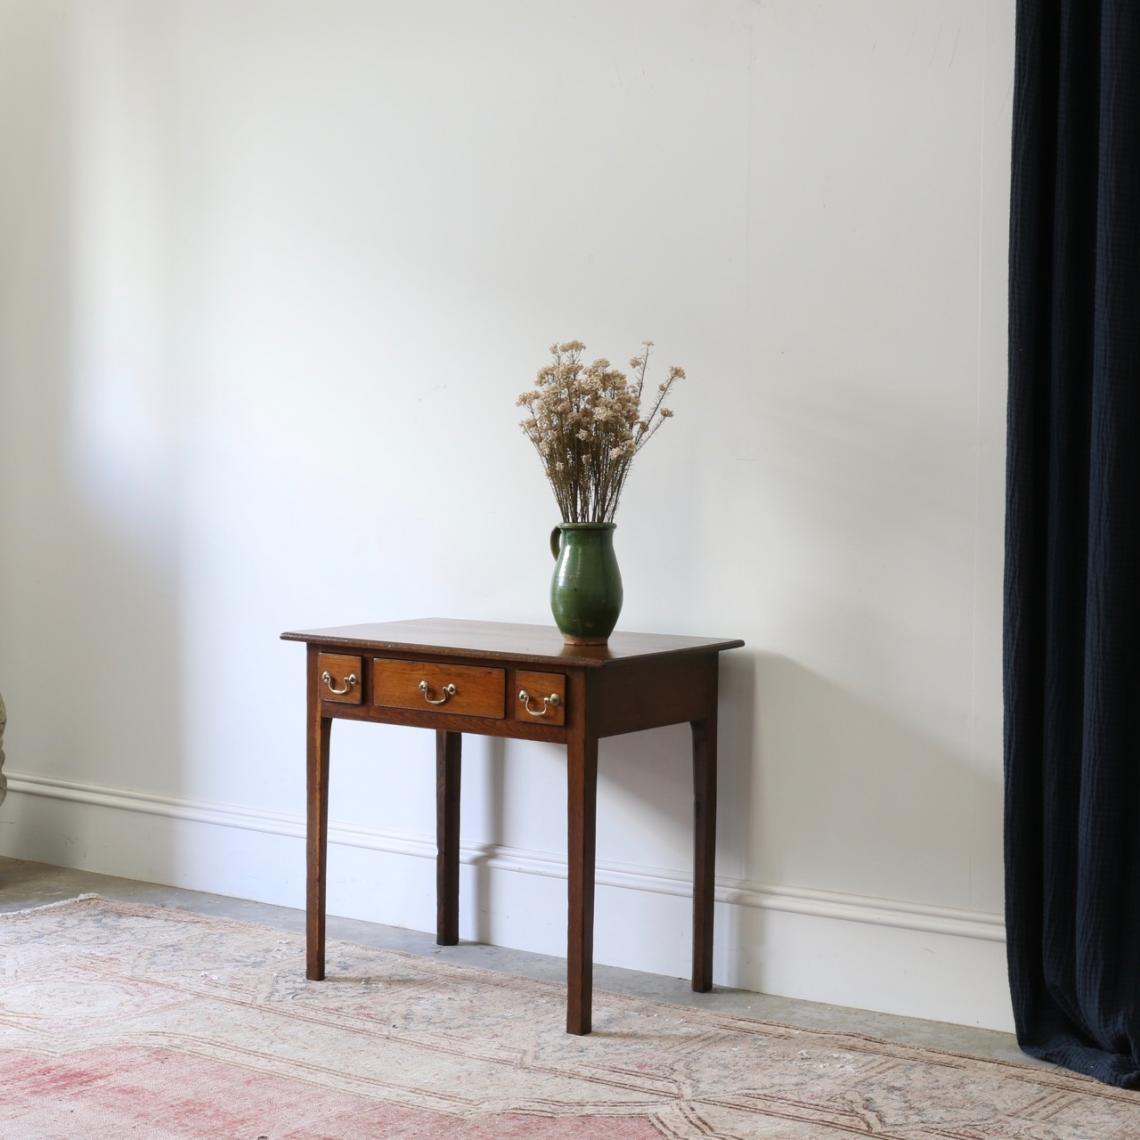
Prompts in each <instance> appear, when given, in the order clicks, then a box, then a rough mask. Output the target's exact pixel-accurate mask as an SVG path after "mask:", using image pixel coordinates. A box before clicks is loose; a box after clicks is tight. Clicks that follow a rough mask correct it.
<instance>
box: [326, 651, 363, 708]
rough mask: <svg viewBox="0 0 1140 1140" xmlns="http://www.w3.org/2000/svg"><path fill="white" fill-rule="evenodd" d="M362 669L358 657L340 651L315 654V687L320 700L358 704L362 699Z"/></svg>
mask: <svg viewBox="0 0 1140 1140" xmlns="http://www.w3.org/2000/svg"><path fill="white" fill-rule="evenodd" d="M363 687H364V671H363V670H362V669H361V667H360V658H359V657H349V656H346V655H344V654H342V653H318V654H317V688H318V690H319V691H320V694H321V700H322V701H337V702H339V703H340V704H342V705H358V704H360V701H361V699H362V689H363Z"/></svg>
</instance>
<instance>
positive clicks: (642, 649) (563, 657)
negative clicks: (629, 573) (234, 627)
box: [281, 618, 744, 667]
mask: <svg viewBox="0 0 1140 1140" xmlns="http://www.w3.org/2000/svg"><path fill="white" fill-rule="evenodd" d="M281 636H282V638H283V639H284V640H286V641H305V642H310V643H313V644H320V645H328V646H336V647H340V648H345V649H360V650H366V651H369V652H372V651H376V650H380V651H389V650H390V651H398V652H412V653H421V652H422V653H430V654H432V655H433V656H439V657H489V658H502V659H505V660H511V661H525V662H528V663H531V664H542V665H562V666H567V665H574V666H586V667H597V666H605V665H609V664H611V663H613V662H617V661H626V660H629V659H630V658H644V657H656V656H661V655H667V654H692V653H719V652H721V651H722V650H724V649H736V648H738V647H740V646H741V645H743V644H744V642H743V641H741V640H740V639H739V638H715V637H685V636H679V635H674V634H664V633H624V632H618V633H613V634H611V635H610V640H609V643H608V644H606V645H567V644H566V643H565V642H563V640H562V634H560V633H559V632H558V630H557V629H555V628H554V626H552V625H515V624H512V623H508V622H495V621H460V620H456V619H453V618H417V619H415V620H413V621H388V622H374V623H371V624H366V625H341V626H334V627H333V628H331V629H306V630H297V631H291V632H287V633H283V634H282V635H281Z"/></svg>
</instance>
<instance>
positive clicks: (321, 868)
mask: <svg viewBox="0 0 1140 1140" xmlns="http://www.w3.org/2000/svg"><path fill="white" fill-rule="evenodd" d="M281 636H282V637H283V638H285V639H286V640H288V641H303V642H305V643H306V645H307V647H308V662H307V688H308V846H307V861H308V879H307V894H306V900H307V915H308V924H307V946H308V960H307V976H308V977H309V978H311V979H314V980H320V979H321V978H323V977H324V976H325V873H326V866H327V848H328V804H329V800H328V796H329V736H330V729H331V727H332V722H333V720H334V719H336V718H342V719H347V720H368V721H376V722H378V723H380V724H404V725H414V726H418V727H420V728H430V729H434V730H435V734H436V828H437V844H438V855H437V859H436V941H437V942H438V943H439V944H440V945H441V946H450V945H454V944H455V943H456V942H458V941H459V785H460V755H461V742H462V739H463V737H462V734H463V733H465V732H472V733H479V734H482V735H484V736H506V737H515V738H518V739H521V740H544V741H548V742H551V743H556V744H564V745H565V746H566V753H567V801H566V812H567V861H568V864H569V875H568V878H569V908H568V924H567V925H568V929H567V952H566V958H567V963H566V970H567V983H568V985H567V990H568V993H567V1003H566V1030H567V1032H568V1033H576V1034H584V1033H589V1032H590V1011H591V998H592V989H593V941H594V836H595V818H596V808H597V789H598V741H599V740H600V739H601V738H602V737H605V736H617V735H620V734H621V733H624V732H637V731H640V730H641V729H646V728H658V727H660V726H662V725H667V724H680V723H684V722H685V721H688V722H689V723H690V724H691V726H692V734H693V812H694V815H693V823H694V860H693V989H694V990H697V991H699V992H706V991H708V990H710V989H711V988H712V948H713V878H714V872H715V863H716V717H717V666H718V662H719V655H720V653H721V651H722V650H725V649H734V648H736V647H737V646H740V645H743V644H744V642H743V641H740V640H716V639H709V638H698V637H673V636H664V635H660V634H639V633H615V634H614V635H613V636H612V637H611V638H610V642H609V644H608V645H604V646H570V645H565V644H564V643H563V641H562V637H561V635H560V634H559V633H558V631H557V630H556V629H554V628H553V627H546V626H530V625H506V624H501V623H492V622H470V621H450V620H443V619H436V618H432V619H426V620H421V621H400V622H386V623H383V624H376V625H353V626H341V627H338V628H335V629H315V630H306V631H301V632H294V633H283V634H282V635H281Z"/></svg>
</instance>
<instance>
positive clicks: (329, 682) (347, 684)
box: [321, 669, 357, 697]
mask: <svg viewBox="0 0 1140 1140" xmlns="http://www.w3.org/2000/svg"><path fill="white" fill-rule="evenodd" d="M321 680H322V681H324V683H325V688H327V689H328V691H329V692H330V693H332V694H334V695H335V696H338V697H343V696H344V694H345V693H347V692H348V690H349V689H351V688H352V686H353V685H355V684H356V681H357V677H356V674H355V673H349V675H348V676H347V677H345V679H344V688H343V689H334V688H333V679H332V674H331V673H330V672H329V671H328V670H327V669H326V670H325V671H324V672H323V673H322V674H321Z"/></svg>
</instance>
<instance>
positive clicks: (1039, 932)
mask: <svg viewBox="0 0 1140 1140" xmlns="http://www.w3.org/2000/svg"><path fill="white" fill-rule="evenodd" d="M1009 299H1010V313H1009V331H1010V343H1009V410H1008V415H1009V427H1008V443H1009V452H1008V469H1007V517H1006V574H1005V709H1006V712H1005V717H1006V734H1005V796H1006V799H1005V825H1006V835H1005V847H1006V920H1007V927H1008V935H1009V972H1010V986H1011V991H1012V995H1013V1007H1014V1014H1015V1017H1016V1022H1017V1034H1018V1040H1019V1041H1020V1043H1021V1046H1022V1048H1023V1049H1025V1051H1026V1052H1028V1053H1031V1054H1033V1055H1034V1056H1038V1057H1044V1058H1046V1059H1048V1060H1051V1061H1056V1062H1058V1063H1059V1064H1062V1065H1065V1066H1067V1067H1069V1068H1071V1069H1076V1070H1077V1071H1079V1072H1082V1073H1089V1074H1091V1075H1093V1076H1096V1077H1099V1078H1100V1079H1101V1080H1104V1081H1108V1082H1110V1083H1111V1084H1115V1085H1122V1086H1125V1087H1129V1088H1136V1087H1140V0H1052V2H1047V0H1019V2H1018V5H1017V58H1016V79H1015V89H1014V120H1013V181H1012V201H1011V218H1010V291H1009Z"/></svg>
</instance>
